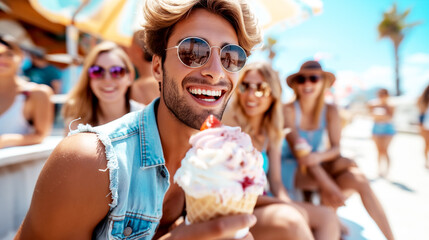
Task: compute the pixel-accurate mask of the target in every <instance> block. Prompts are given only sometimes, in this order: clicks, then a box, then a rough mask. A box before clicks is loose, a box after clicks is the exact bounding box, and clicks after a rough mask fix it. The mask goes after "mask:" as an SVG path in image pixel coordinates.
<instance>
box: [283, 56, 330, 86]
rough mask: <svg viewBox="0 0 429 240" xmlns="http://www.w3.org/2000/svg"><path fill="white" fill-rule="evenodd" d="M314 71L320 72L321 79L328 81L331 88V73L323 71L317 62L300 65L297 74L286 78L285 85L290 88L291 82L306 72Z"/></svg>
mask: <svg viewBox="0 0 429 240" xmlns="http://www.w3.org/2000/svg"><path fill="white" fill-rule="evenodd" d="M315 70H316V71H320V73H322V75H323V78H324V79H325V80H328V81H329V86H332V84H334V82H335V75H334V74H333V73H330V72H325V71H323V69H322V66H321V65H320V63H319V62H317V61H307V62H305V63H304V64H302V65H301V68H300V69H299V72H297V73H294V74H292V75H290V76H289V77H287V78H286V82H287V85H289V87H292V85H293V81H294V80H295V78H296V77H297V76H299V75H301V74H303V73H307V72H314V71H315Z"/></svg>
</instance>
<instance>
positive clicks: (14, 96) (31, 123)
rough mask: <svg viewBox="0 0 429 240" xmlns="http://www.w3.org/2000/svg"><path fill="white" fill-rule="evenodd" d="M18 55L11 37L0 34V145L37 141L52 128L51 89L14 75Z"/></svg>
mask: <svg viewBox="0 0 429 240" xmlns="http://www.w3.org/2000/svg"><path fill="white" fill-rule="evenodd" d="M22 58H23V53H22V51H21V49H20V48H19V46H18V44H17V43H16V42H15V40H14V39H13V38H12V37H11V36H9V35H0V148H4V147H10V146H21V145H31V144H37V143H40V142H42V141H43V139H44V138H45V137H46V136H48V135H49V133H50V131H51V129H52V123H53V120H54V105H53V104H52V103H51V102H50V96H51V95H52V90H51V89H50V88H49V87H48V86H45V85H39V84H36V83H29V82H27V81H25V80H24V79H22V78H21V77H19V76H18V75H17V74H18V72H19V70H20V64H21V60H22Z"/></svg>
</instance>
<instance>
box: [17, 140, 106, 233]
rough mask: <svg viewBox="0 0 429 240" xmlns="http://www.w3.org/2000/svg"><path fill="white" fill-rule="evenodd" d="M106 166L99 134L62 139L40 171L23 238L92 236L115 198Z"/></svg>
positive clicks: (25, 222) (24, 223) (22, 229)
mask: <svg viewBox="0 0 429 240" xmlns="http://www.w3.org/2000/svg"><path fill="white" fill-rule="evenodd" d="M106 166H107V164H106V157H105V152H104V146H103V144H102V143H101V142H100V141H99V140H98V138H97V136H96V135H95V134H92V133H79V134H76V135H73V136H70V137H66V138H65V139H64V140H63V141H61V142H60V143H59V144H58V146H57V147H56V148H55V149H54V151H53V152H52V154H51V156H50V157H49V159H48V160H47V162H46V163H45V166H44V167H43V170H42V172H41V173H40V175H39V179H38V181H37V184H36V187H35V189H34V194H33V199H32V202H31V206H30V209H29V211H28V213H27V216H26V218H25V220H24V222H23V225H22V227H21V230H20V232H19V235H22V239H26V237H27V236H33V237H34V236H36V237H34V239H37V238H40V239H66V238H74V239H85V238H88V239H89V238H90V236H91V234H92V231H93V230H94V228H95V226H96V225H97V224H98V223H99V222H100V221H101V220H102V219H103V218H104V217H105V216H106V214H107V213H108V211H109V208H110V207H109V203H111V201H112V199H111V196H110V195H109V192H110V190H109V171H104V170H105V169H106V168H107V167H106ZM82 213H85V217H84V218H82ZM52 226H56V227H55V228H54V229H53V228H52ZM18 239H20V238H18Z"/></svg>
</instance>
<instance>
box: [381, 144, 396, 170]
mask: <svg viewBox="0 0 429 240" xmlns="http://www.w3.org/2000/svg"><path fill="white" fill-rule="evenodd" d="M392 138H393V136H382V137H380V140H381V148H382V152H383V155H384V159H385V161H386V166H385V169H384V176H387V174H388V173H389V170H390V163H391V162H390V157H389V152H388V150H389V145H390V142H391V141H392Z"/></svg>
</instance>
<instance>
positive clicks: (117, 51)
mask: <svg viewBox="0 0 429 240" xmlns="http://www.w3.org/2000/svg"><path fill="white" fill-rule="evenodd" d="M134 74H135V73H134V68H133V65H132V63H131V61H130V59H129V58H128V56H127V54H126V53H125V52H124V50H123V49H122V48H120V47H119V46H118V45H117V44H115V43H113V42H101V43H99V44H98V45H96V46H95V47H94V48H93V49H92V50H91V51H90V52H89V53H88V55H87V56H86V58H85V60H84V62H83V68H82V73H81V75H80V78H79V81H78V82H77V84H76V86H75V87H74V88H73V89H72V90H71V92H70V94H69V96H68V98H67V100H66V102H65V104H64V106H63V110H62V111H63V118H64V121H65V131H66V132H68V131H69V130H70V129H75V128H76V127H77V125H78V124H80V123H84V124H90V125H92V126H97V125H102V124H105V123H108V122H110V121H113V120H115V119H117V118H119V117H121V116H123V115H125V114H126V113H129V112H130V111H135V110H138V109H141V108H142V107H143V105H141V104H139V103H137V102H135V101H133V100H131V99H130V87H131V84H132V83H133V80H134Z"/></svg>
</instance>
